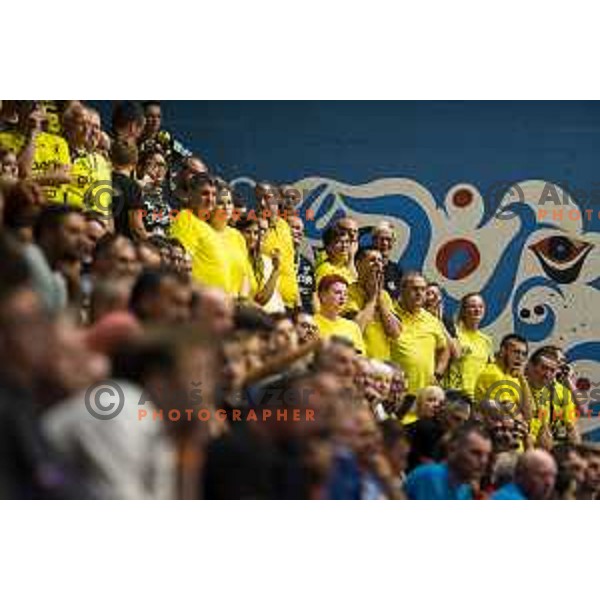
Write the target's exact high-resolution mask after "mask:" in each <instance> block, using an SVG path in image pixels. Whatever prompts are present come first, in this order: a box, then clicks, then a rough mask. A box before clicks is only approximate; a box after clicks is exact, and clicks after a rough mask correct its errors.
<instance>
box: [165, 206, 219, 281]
mask: <svg viewBox="0 0 600 600" xmlns="http://www.w3.org/2000/svg"><path fill="white" fill-rule="evenodd" d="M170 235H171V237H173V238H175V239H176V240H179V241H180V242H181V243H182V244H183V246H184V247H185V249H186V250H187V251H188V252H189V253H190V254H191V256H192V276H193V277H194V279H196V280H197V281H199V282H200V283H203V284H204V285H208V286H213V287H218V288H221V289H222V290H225V291H226V292H227V291H229V290H230V289H231V268H230V262H229V253H228V251H227V248H226V247H225V246H224V244H223V240H222V239H221V237H220V236H219V234H218V233H217V232H216V231H215V230H214V229H213V228H212V227H211V226H210V225H209V224H208V223H206V221H204V220H203V219H199V218H198V217H197V216H196V215H194V214H192V213H191V212H190V211H189V210H184V211H181V212H180V213H179V214H178V215H177V218H176V219H175V220H174V221H173V224H172V225H171V229H170Z"/></svg>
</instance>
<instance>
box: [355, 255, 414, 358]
mask: <svg viewBox="0 0 600 600" xmlns="http://www.w3.org/2000/svg"><path fill="white" fill-rule="evenodd" d="M356 267H357V272H358V280H357V281H355V282H354V283H352V284H351V285H350V287H349V288H348V301H347V303H346V306H345V308H344V316H346V317H347V318H349V319H353V320H354V321H355V322H356V323H358V325H359V326H360V329H361V331H362V333H363V337H364V340H365V346H366V349H367V356H369V357H371V358H376V359H377V360H382V361H383V360H390V359H391V357H392V345H393V344H394V343H395V342H396V340H397V339H398V337H399V336H400V333H401V329H402V328H401V325H400V321H399V320H398V318H397V317H396V316H395V315H394V313H393V304H392V299H391V298H390V296H389V295H388V293H387V292H386V291H385V290H384V289H383V262H382V257H381V252H379V250H376V249H375V248H361V249H360V250H359V251H358V253H357V254H356Z"/></svg>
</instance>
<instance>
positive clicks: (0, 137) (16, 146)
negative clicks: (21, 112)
mask: <svg viewBox="0 0 600 600" xmlns="http://www.w3.org/2000/svg"><path fill="white" fill-rule="evenodd" d="M0 147H2V148H6V150H10V151H11V152H14V153H15V154H19V152H21V150H22V148H23V142H22V141H20V140H19V136H18V135H17V134H16V133H14V132H12V131H2V132H0Z"/></svg>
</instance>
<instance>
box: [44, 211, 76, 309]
mask: <svg viewBox="0 0 600 600" xmlns="http://www.w3.org/2000/svg"><path fill="white" fill-rule="evenodd" d="M34 236H35V240H36V243H37V244H38V246H39V247H40V248H41V250H42V252H43V253H44V255H45V257H46V260H47V261H48V264H49V265H50V268H51V269H52V270H53V271H54V272H56V273H60V275H62V277H63V279H64V282H65V284H66V285H67V288H68V296H69V300H70V301H71V302H78V301H79V300H80V293H81V268H82V261H83V258H84V253H85V249H86V243H87V239H86V238H87V223H86V219H85V217H84V216H83V214H82V213H81V212H79V211H78V210H76V209H74V208H72V207H69V206H64V205H50V206H47V207H46V208H45V209H44V210H43V211H42V213H41V214H40V216H39V217H38V220H37V222H36V223H35V226H34Z"/></svg>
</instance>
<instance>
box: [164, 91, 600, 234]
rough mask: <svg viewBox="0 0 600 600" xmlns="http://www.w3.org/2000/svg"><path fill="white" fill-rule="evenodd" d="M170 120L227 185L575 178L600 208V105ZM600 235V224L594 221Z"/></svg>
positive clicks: (190, 106) (385, 107)
mask: <svg viewBox="0 0 600 600" xmlns="http://www.w3.org/2000/svg"><path fill="white" fill-rule="evenodd" d="M163 111H164V115H165V119H164V121H165V123H166V125H167V127H168V128H170V129H172V130H173V131H174V132H177V134H178V135H179V137H180V138H181V140H182V141H183V142H184V143H186V144H187V145H188V146H189V147H190V149H192V150H193V151H195V152H197V153H199V154H200V155H201V156H203V157H205V159H206V161H207V162H208V163H209V165H211V167H213V168H214V169H215V170H216V171H218V172H219V173H220V174H222V175H223V176H225V177H226V178H227V179H232V178H234V177H238V176H240V175H246V176H250V177H253V178H256V179H273V180H276V181H295V180H298V179H301V178H303V177H306V176H309V175H315V174H318V175H319V176H321V177H328V178H332V179H337V180H339V181H344V182H346V183H354V184H359V183H365V182H367V181H370V180H372V179H378V178H381V177H387V176H403V177H410V178H413V179H416V180H417V181H419V182H421V183H422V184H423V185H425V186H427V187H428V189H429V190H430V191H431V192H432V193H433V194H434V196H435V197H436V198H438V199H439V198H441V197H443V195H444V194H445V192H446V191H447V190H448V189H449V188H450V187H451V186H452V185H453V184H455V183H458V182H460V181H470V182H471V183H473V184H474V185H476V186H477V187H479V188H480V189H486V187H487V186H490V185H493V184H494V183H495V182H497V181H519V180H524V179H543V180H547V181H554V182H559V181H567V182H568V183H569V184H570V186H574V187H576V188H580V189H583V190H585V191H586V196H587V197H586V198H580V199H579V200H580V203H581V204H582V205H586V206H588V205H590V204H589V203H590V202H593V199H590V196H592V195H593V193H594V190H598V198H597V199H596V202H595V205H596V206H597V207H598V208H600V173H599V172H598V168H599V166H600V102H341V101H340V102H321V101H312V102H304V101H302V102H300V101H290V102H267V101H258V102H250V101H239V102H235V101H224V102H221V101H208V102H204V101H199V102H192V101H189V102H183V101H177V102H165V103H164V105H163ZM586 227H587V228H593V229H596V230H600V220H598V219H595V220H594V221H593V222H591V223H588V224H586Z"/></svg>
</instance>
